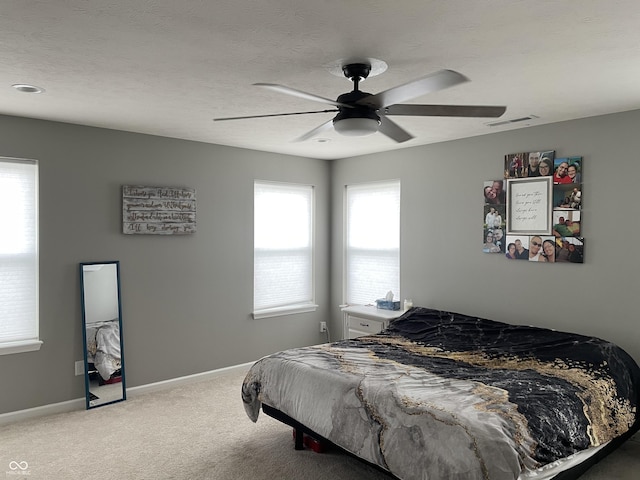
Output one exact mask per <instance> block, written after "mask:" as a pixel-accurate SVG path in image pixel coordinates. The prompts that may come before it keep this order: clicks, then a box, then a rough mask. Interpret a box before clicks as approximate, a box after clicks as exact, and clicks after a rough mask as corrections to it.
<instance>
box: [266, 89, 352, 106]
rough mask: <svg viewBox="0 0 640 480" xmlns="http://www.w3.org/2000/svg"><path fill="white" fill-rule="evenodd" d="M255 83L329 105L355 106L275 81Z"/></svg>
mask: <svg viewBox="0 0 640 480" xmlns="http://www.w3.org/2000/svg"><path fill="white" fill-rule="evenodd" d="M254 85H255V86H257V87H262V88H267V89H269V90H273V91H274V92H279V93H285V94H287V95H292V96H294V97H298V98H304V99H306V100H311V101H312V102H320V103H327V104H329V105H334V106H336V107H347V108H353V106H352V105H347V104H346V103H340V102H336V101H335V100H331V99H329V98H324V97H320V96H318V95H314V94H313V93H307V92H303V91H302V90H296V89H295V88H289V87H285V86H284V85H278V84H275V83H254Z"/></svg>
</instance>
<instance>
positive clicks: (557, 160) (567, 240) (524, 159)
mask: <svg viewBox="0 0 640 480" xmlns="http://www.w3.org/2000/svg"><path fill="white" fill-rule="evenodd" d="M583 167H584V165H583V159H582V157H581V156H573V157H556V155H555V151H554V150H541V151H535V152H520V153H512V154H508V155H505V158H504V175H503V178H500V179H497V180H487V181H485V182H484V185H483V187H484V188H483V193H484V228H483V237H482V242H483V246H482V251H483V252H485V253H497V254H501V255H502V256H504V257H505V258H507V259H509V260H528V261H530V262H543V263H561V262H565V263H583V261H584V238H583V237H582V235H581V231H582V227H583V225H582V218H581V213H582V185H583V180H584V178H583Z"/></svg>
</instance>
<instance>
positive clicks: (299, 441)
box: [293, 428, 304, 450]
mask: <svg viewBox="0 0 640 480" xmlns="http://www.w3.org/2000/svg"><path fill="white" fill-rule="evenodd" d="M293 438H294V439H295V449H296V450H304V432H303V431H302V430H301V429H299V428H295V429H294V430H293Z"/></svg>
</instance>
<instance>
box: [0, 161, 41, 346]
mask: <svg viewBox="0 0 640 480" xmlns="http://www.w3.org/2000/svg"><path fill="white" fill-rule="evenodd" d="M0 218H2V222H1V223H0V225H1V226H0V354H7V353H17V352H24V351H29V350H37V349H39V348H40V344H41V343H42V342H40V341H39V339H38V166H37V163H36V162H35V161H33V160H18V159H10V158H2V157H0Z"/></svg>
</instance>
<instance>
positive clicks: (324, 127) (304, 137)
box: [292, 118, 333, 142]
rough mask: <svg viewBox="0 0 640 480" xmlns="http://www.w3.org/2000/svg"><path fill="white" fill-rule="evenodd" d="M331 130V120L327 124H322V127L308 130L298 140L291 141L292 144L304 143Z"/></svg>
mask: <svg viewBox="0 0 640 480" xmlns="http://www.w3.org/2000/svg"><path fill="white" fill-rule="evenodd" d="M332 128H333V118H332V119H331V120H329V121H328V122H325V123H323V124H322V125H320V126H318V127H316V128H314V129H313V130H309V131H308V132H307V133H305V134H304V135H301V136H299V137H298V138H296V139H295V140H292V141H293V142H304V141H305V140H308V139H310V138H311V137H315V136H316V135H317V134H319V133H321V132H324V131H327V130H331V129H332Z"/></svg>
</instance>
